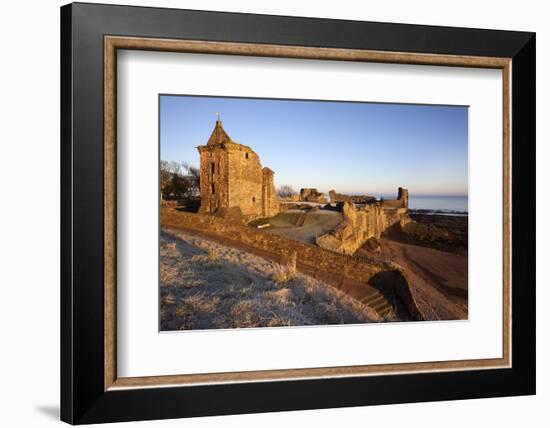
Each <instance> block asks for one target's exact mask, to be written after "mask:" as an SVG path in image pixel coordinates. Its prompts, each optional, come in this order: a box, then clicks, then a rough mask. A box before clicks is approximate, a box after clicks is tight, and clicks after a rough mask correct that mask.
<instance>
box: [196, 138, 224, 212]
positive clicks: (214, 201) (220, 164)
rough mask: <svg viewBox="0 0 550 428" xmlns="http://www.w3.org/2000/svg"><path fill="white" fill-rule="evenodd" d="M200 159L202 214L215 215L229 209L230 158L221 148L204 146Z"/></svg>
mask: <svg viewBox="0 0 550 428" xmlns="http://www.w3.org/2000/svg"><path fill="white" fill-rule="evenodd" d="M200 158H201V162H200V175H201V180H200V187H201V188H200V193H201V207H200V212H202V213H205V214H214V213H215V212H216V210H217V209H220V208H228V207H229V180H228V157H227V153H226V152H225V151H224V150H221V149H220V148H217V147H207V146H204V147H203V148H202V150H201V151H200Z"/></svg>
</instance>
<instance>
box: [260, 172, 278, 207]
mask: <svg viewBox="0 0 550 428" xmlns="http://www.w3.org/2000/svg"><path fill="white" fill-rule="evenodd" d="M273 175H274V172H273V171H272V170H270V169H269V168H267V167H265V168H263V169H262V216H264V217H271V216H274V215H276V214H277V213H278V212H279V203H278V202H277V195H276V193H275V184H274V183H273Z"/></svg>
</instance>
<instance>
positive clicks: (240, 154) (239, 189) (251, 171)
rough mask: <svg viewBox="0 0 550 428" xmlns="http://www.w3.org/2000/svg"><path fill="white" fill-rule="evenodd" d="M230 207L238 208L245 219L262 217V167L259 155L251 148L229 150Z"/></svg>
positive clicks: (240, 147)
mask: <svg viewBox="0 0 550 428" xmlns="http://www.w3.org/2000/svg"><path fill="white" fill-rule="evenodd" d="M228 156H229V163H228V175H229V206H230V207H233V206H238V207H240V209H241V212H242V214H243V217H244V218H245V220H246V219H252V218H255V217H259V216H261V215H262V167H261V164H260V159H259V158H258V155H257V154H256V153H254V152H253V151H252V150H251V149H250V148H249V147H246V146H239V145H234V146H233V147H230V148H228Z"/></svg>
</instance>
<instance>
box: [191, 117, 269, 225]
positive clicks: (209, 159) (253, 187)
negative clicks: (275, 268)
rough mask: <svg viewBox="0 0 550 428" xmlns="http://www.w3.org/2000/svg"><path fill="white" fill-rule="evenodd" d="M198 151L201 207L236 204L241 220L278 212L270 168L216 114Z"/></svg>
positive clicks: (214, 209)
mask: <svg viewBox="0 0 550 428" xmlns="http://www.w3.org/2000/svg"><path fill="white" fill-rule="evenodd" d="M197 149H198V151H199V153H200V175H201V180H200V182H201V207H200V212H201V213H204V214H220V213H222V214H223V213H224V212H227V210H228V209H230V208H235V207H238V208H239V209H240V211H241V213H242V215H243V218H244V220H245V221H249V220H252V219H254V218H258V217H268V216H272V215H275V214H277V212H279V204H278V203H277V200H276V195H275V186H274V184H273V175H274V173H273V171H271V170H270V169H269V168H263V169H262V165H261V163H260V159H259V157H258V155H257V154H256V152H254V150H252V149H251V148H250V147H248V146H245V145H243V144H239V143H237V142H235V141H233V140H232V139H231V137H229V135H228V134H227V132H225V130H224V129H223V126H222V122H221V120H220V119H219V118H218V120H216V125H215V126H214V130H213V131H212V134H211V135H210V138H209V139H208V142H207V143H206V145H204V146H199V147H197Z"/></svg>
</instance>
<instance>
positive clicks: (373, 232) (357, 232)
mask: <svg viewBox="0 0 550 428" xmlns="http://www.w3.org/2000/svg"><path fill="white" fill-rule="evenodd" d="M340 196H344V195H340ZM341 203H342V215H343V217H344V221H343V222H342V223H341V224H340V225H339V226H338V227H337V228H336V229H334V230H333V231H331V232H329V233H326V234H324V235H321V236H319V237H317V239H316V243H317V245H319V246H320V247H321V248H324V249H326V250H331V251H335V252H337V253H342V254H354V253H355V252H356V251H357V250H358V249H359V248H361V246H362V245H363V244H365V242H367V241H368V240H369V239H370V238H376V239H378V238H380V236H382V233H383V232H384V231H385V230H387V229H388V228H389V227H391V226H393V225H394V224H400V225H401V226H404V225H405V224H407V223H408V222H410V221H411V219H410V218H409V191H408V190H407V189H404V188H402V187H400V188H399V189H398V190H397V199H389V200H380V201H379V200H376V199H374V200H369V202H368V203H366V204H357V205H356V204H355V203H354V202H353V201H351V200H344V202H341Z"/></svg>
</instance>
